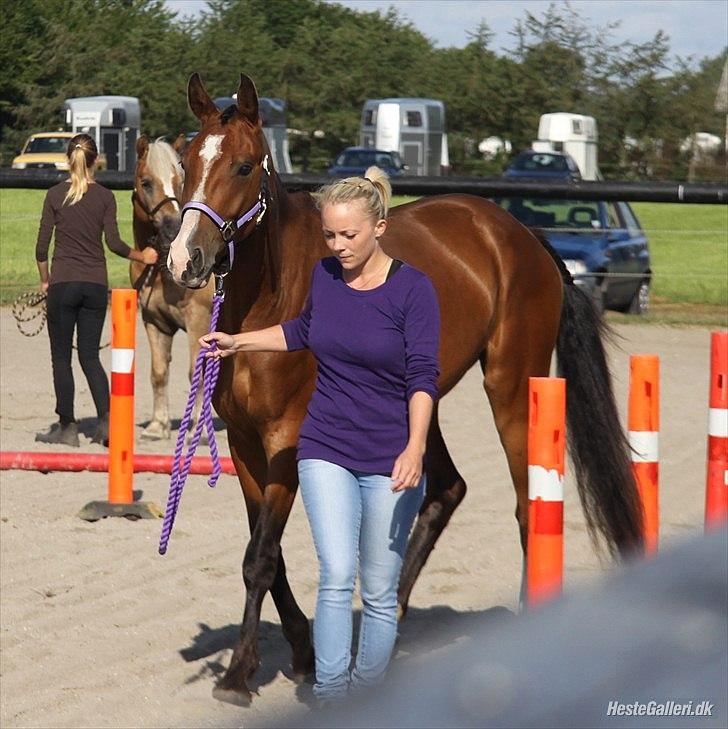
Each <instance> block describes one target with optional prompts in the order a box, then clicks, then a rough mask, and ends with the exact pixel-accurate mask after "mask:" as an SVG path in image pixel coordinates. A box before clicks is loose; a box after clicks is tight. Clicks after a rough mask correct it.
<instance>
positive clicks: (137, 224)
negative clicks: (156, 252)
mask: <svg viewBox="0 0 728 729" xmlns="http://www.w3.org/2000/svg"><path fill="white" fill-rule="evenodd" d="M132 207H133V209H134V217H133V218H132V231H133V233H134V247H135V248H136V249H137V250H139V251H140V250H142V249H143V248H146V247H147V245H148V243H149V239H150V238H152V237H153V236H154V226H153V225H152V222H151V220H149V219H148V217H147V216H146V215H144V213H142V215H139V214H137V206H136V205H133V206H132Z"/></svg>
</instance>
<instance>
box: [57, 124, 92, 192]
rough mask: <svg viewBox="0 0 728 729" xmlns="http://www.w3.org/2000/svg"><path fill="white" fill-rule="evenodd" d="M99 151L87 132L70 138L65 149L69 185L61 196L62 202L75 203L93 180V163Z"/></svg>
mask: <svg viewBox="0 0 728 729" xmlns="http://www.w3.org/2000/svg"><path fill="white" fill-rule="evenodd" d="M98 156H99V152H98V150H97V149H96V142H95V141H94V139H93V137H90V136H89V135H88V134H77V135H76V136H75V137H72V138H71V141H70V142H69V143H68V149H67V150H66V157H68V169H69V171H70V173H71V187H70V188H69V190H68V192H67V193H66V197H65V198H63V204H64V205H65V204H66V203H68V204H69V205H75V204H76V203H77V202H78V201H79V200H80V199H81V198H82V197H83V196H84V195H85V194H86V190H88V186H89V185H90V184H91V183H92V182H93V181H94V164H95V163H96V158H97V157H98Z"/></svg>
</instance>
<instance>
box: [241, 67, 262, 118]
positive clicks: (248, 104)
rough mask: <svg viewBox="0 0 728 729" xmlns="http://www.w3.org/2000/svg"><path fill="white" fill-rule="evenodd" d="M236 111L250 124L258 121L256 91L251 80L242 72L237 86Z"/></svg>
mask: <svg viewBox="0 0 728 729" xmlns="http://www.w3.org/2000/svg"><path fill="white" fill-rule="evenodd" d="M237 102H238V111H239V112H240V113H241V114H242V115H243V117H244V118H245V119H247V120H248V121H249V122H250V123H251V124H257V123H258V92H257V91H256V90H255V84H254V83H253V80H252V79H251V78H250V77H249V76H246V75H245V74H244V73H241V74H240V85H239V86H238V95H237Z"/></svg>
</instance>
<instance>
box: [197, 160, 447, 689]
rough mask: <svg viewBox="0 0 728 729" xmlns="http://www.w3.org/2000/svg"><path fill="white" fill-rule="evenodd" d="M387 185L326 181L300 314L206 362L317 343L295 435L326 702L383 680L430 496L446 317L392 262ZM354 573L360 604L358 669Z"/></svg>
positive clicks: (374, 173) (224, 339)
mask: <svg viewBox="0 0 728 729" xmlns="http://www.w3.org/2000/svg"><path fill="white" fill-rule="evenodd" d="M390 198H391V186H390V184H389V180H388V179H387V176H386V174H385V173H384V172H382V171H381V170H380V169H378V168H377V167H371V168H369V169H368V170H367V173H366V175H365V177H364V178H360V177H352V178H347V179H344V180H339V181H337V182H334V183H332V184H330V185H327V186H326V187H324V188H323V189H322V190H320V191H319V193H318V196H317V202H318V206H319V209H320V210H321V220H322V225H323V233H324V238H325V240H326V243H327V245H328V247H329V249H330V250H331V252H332V253H333V256H332V257H330V258H325V259H323V260H322V261H320V262H319V263H318V264H317V265H316V266H315V267H314V271H313V274H312V278H311V290H310V293H309V297H308V300H307V302H306V305H305V307H304V310H303V311H302V312H301V314H300V316H299V317H298V318H296V319H293V320H290V321H286V322H283V324H281V325H276V326H273V327H269V328H268V329H263V330H259V331H254V332H244V333H241V334H235V335H229V334H224V333H222V332H213V333H211V334H207V335H205V336H204V337H202V338H201V340H200V343H201V344H202V346H205V347H207V346H209V345H210V344H211V343H212V342H217V349H216V350H213V351H210V352H209V353H208V356H211V357H226V356H229V355H232V354H234V353H235V352H241V351H245V352H252V351H294V350H298V349H305V348H308V349H310V350H311V351H312V352H313V354H314V355H315V356H316V360H317V365H318V372H317V379H316V388H315V391H314V394H313V396H312V398H311V401H310V403H309V406H308V411H307V414H306V418H305V420H304V422H303V426H302V427H301V433H300V438H299V445H298V474H299V481H300V486H301V494H302V497H303V501H304V506H305V508H306V514H307V516H308V519H309V522H310V524H311V531H312V534H313V539H314V543H315V545H316V552H317V554H318V559H319V565H320V585H319V593H318V600H317V604H316V616H315V620H314V647H315V652H316V684H315V686H314V693H315V695H316V696H317V697H318V698H319V699H320V700H327V701H328V700H338V699H341V698H343V697H344V696H345V695H346V694H347V692H348V691H349V690H350V689H357V688H360V687H364V686H368V685H374V684H376V683H378V682H379V681H380V680H381V679H382V678H383V676H384V673H385V670H386V668H387V665H388V663H389V659H390V656H391V653H392V648H393V646H394V641H395V638H396V632H397V585H398V582H399V573H400V570H401V567H402V560H403V557H404V552H405V548H406V545H407V538H408V535H409V532H410V529H411V527H412V524H413V522H414V519H415V516H416V514H417V512H418V510H419V507H420V505H421V503H422V500H423V498H424V489H425V475H424V472H423V458H424V455H425V441H426V436H427V429H428V426H429V423H430V417H431V415H432V408H433V403H434V400H435V399H436V398H437V377H438V374H439V370H438V359H437V352H438V345H439V329H440V321H439V309H438V304H437V298H436V295H435V291H434V288H433V286H432V284H431V283H430V280H429V279H428V278H427V277H426V276H425V275H424V274H423V273H421V272H420V271H418V270H416V269H414V268H412V267H410V266H408V265H407V264H406V263H402V262H401V261H397V260H393V259H392V258H390V257H389V256H388V255H387V254H386V253H385V252H384V251H383V250H382V248H381V247H380V245H379V237H380V236H381V235H382V234H383V233H384V231H385V230H386V227H387V221H386V215H387V209H388V206H389V201H390ZM357 568H358V572H359V576H360V582H361V598H362V603H363V610H362V620H361V629H360V633H359V645H358V650H357V654H356V661H355V663H354V666H353V668H352V667H350V663H351V641H352V595H353V590H354V582H355V580H356V575H357Z"/></svg>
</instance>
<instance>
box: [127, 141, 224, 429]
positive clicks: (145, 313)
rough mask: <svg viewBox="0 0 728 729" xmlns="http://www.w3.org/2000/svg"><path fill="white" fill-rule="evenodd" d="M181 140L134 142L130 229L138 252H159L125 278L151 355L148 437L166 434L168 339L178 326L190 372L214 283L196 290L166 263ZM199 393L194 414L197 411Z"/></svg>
mask: <svg viewBox="0 0 728 729" xmlns="http://www.w3.org/2000/svg"><path fill="white" fill-rule="evenodd" d="M184 143H185V139H184V135H180V136H179V137H177V139H176V140H175V142H174V144H173V145H170V144H168V143H167V142H165V141H164V140H162V139H157V140H156V141H153V142H151V143H150V141H149V139H148V138H147V137H146V136H144V135H143V136H141V137H139V139H138V140H137V144H136V151H137V165H136V170H135V173H134V192H133V193H132V202H133V207H134V218H133V231H134V245H135V246H136V248H138V249H139V250H141V249H143V248H145V247H146V246H148V245H153V246H154V247H155V248H156V249H157V253H158V254H159V261H158V263H157V264H156V265H155V266H144V264H142V263H137V262H134V261H132V262H130V264H129V277H130V279H131V281H132V285H133V286H134V288H136V289H137V290H138V292H139V305H140V307H141V311H142V321H143V322H144V329H145V330H146V333H147V339H148V340H149V350H150V352H151V357H152V366H151V382H152V392H153V411H152V419H151V421H150V422H149V424H148V425H147V426H146V428H145V429H144V430H143V431H142V433H141V437H142V438H145V439H147V440H160V439H164V438H169V436H170V431H171V424H170V418H169V399H168V394H167V388H168V382H169V363H170V361H171V359H172V338H173V337H174V335H175V334H176V332H178V331H179V330H180V329H181V330H182V331H185V332H186V333H187V342H188V347H189V374H190V375H191V373H192V369H193V367H194V363H195V358H196V357H197V352H198V351H199V349H200V345H199V341H198V340H199V338H200V337H201V336H202V335H203V334H205V333H206V332H207V331H208V329H209V326H210V306H211V304H212V294H213V291H214V284H213V282H212V281H210V283H209V285H208V286H206V287H203V288H202V289H199V290H193V289H189V288H186V287H184V286H180V285H179V284H177V283H175V282H174V281H173V280H172V277H171V276H170V275H169V271H168V270H167V267H166V265H165V261H166V258H167V255H168V253H169V244H170V243H171V241H172V240H173V239H174V237H175V236H176V235H177V232H178V231H179V226H180V212H181V207H180V202H179V199H180V197H181V195H182V184H183V182H184V170H183V169H182V167H181V165H180V158H179V155H178V151H179V150H180V149H181V148H182V146H183V145H184ZM200 404H201V397H199V398H198V404H197V407H196V408H195V411H194V414H193V422H194V421H195V420H196V417H197V415H198V414H199V409H200V407H199V406H200Z"/></svg>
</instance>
